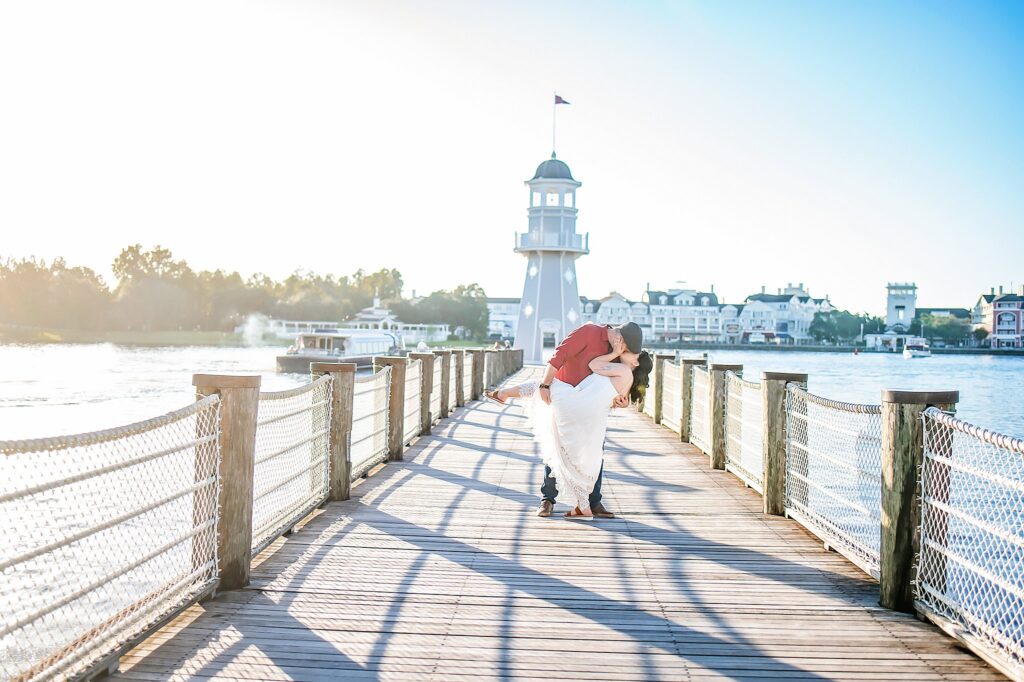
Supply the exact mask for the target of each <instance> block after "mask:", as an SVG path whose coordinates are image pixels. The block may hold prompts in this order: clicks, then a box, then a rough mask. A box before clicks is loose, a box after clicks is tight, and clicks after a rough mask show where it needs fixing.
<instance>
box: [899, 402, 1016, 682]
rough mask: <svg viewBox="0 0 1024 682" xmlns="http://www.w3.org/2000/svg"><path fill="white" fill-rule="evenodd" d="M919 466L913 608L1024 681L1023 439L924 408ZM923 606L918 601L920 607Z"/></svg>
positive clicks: (1006, 671) (1009, 673)
mask: <svg viewBox="0 0 1024 682" xmlns="http://www.w3.org/2000/svg"><path fill="white" fill-rule="evenodd" d="M922 419H923V420H924V461H923V465H922V471H921V555H920V560H919V562H918V566H917V586H916V598H917V606H918V608H919V609H921V610H923V611H925V612H926V613H929V615H933V616H934V615H936V614H937V615H938V616H939V617H941V618H943V619H946V620H947V621H950V622H952V623H954V624H955V625H956V626H957V628H958V629H961V630H962V631H965V632H966V633H968V634H969V635H970V636H971V637H970V639H971V640H972V641H969V642H968V643H969V644H972V645H975V644H976V645H980V647H981V649H982V650H981V651H979V653H983V654H985V655H986V657H987V658H989V659H990V660H992V662H993V663H995V664H997V666H998V667H1000V668H1001V669H1002V670H1003V672H1005V673H1006V674H1007V675H1008V676H1010V677H1011V678H1013V679H1022V678H1024V440H1020V439H1017V438H1011V437H1009V436H1004V435H1001V434H998V433H993V432H991V431H988V430H985V429H982V428H979V427H977V426H974V425H972V424H969V423H967V422H964V421H961V420H959V419H956V418H954V417H952V416H950V415H948V414H945V413H944V412H942V411H941V410H939V409H937V408H934V407H930V408H928V409H927V410H925V412H924V414H923V415H922ZM922 607H923V608H922Z"/></svg>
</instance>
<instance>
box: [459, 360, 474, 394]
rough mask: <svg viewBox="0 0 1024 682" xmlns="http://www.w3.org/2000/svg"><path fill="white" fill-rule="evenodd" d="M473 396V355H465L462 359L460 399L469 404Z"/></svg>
mask: <svg viewBox="0 0 1024 682" xmlns="http://www.w3.org/2000/svg"><path fill="white" fill-rule="evenodd" d="M472 395H473V354H472V353H466V354H465V356H463V358H462V397H463V400H464V401H465V402H466V403H469V400H470V398H471V397H472Z"/></svg>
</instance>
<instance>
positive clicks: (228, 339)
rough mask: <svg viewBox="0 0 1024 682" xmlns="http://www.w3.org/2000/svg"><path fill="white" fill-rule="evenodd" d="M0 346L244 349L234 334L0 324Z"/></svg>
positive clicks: (240, 339)
mask: <svg viewBox="0 0 1024 682" xmlns="http://www.w3.org/2000/svg"><path fill="white" fill-rule="evenodd" d="M0 343H40V344H42V343H115V344H121V345H125V346H226V347H238V348H244V347H245V346H246V344H245V342H244V339H243V338H242V336H241V335H240V334H235V333H234V332H215V331H84V330H78V329H46V328H40V327H19V326H14V325H0Z"/></svg>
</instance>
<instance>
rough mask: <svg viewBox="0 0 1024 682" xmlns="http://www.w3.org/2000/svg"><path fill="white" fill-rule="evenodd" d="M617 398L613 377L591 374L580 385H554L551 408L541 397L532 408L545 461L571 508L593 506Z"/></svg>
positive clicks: (555, 381) (534, 430) (552, 384)
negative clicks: (593, 495)
mask: <svg viewBox="0 0 1024 682" xmlns="http://www.w3.org/2000/svg"><path fill="white" fill-rule="evenodd" d="M616 395H618V391H616V390H615V386H614V385H613V384H612V380H611V378H610V377H605V376H601V375H600V374H591V375H589V376H587V378H585V379H584V380H583V381H581V382H580V383H579V385H577V386H570V385H569V384H567V383H565V382H563V381H559V380H557V379H555V380H554V381H553V382H551V404H550V405H548V404H547V403H545V402H544V401H543V400H541V399H540V394H539V393H536V392H535V393H534V395H533V399H532V400H530V401H529V403H528V405H529V409H530V412H531V415H530V417H531V421H532V422H533V437H534V440H536V441H537V444H538V445H539V446H540V455H541V458H542V459H543V460H544V463H545V464H547V465H548V466H549V467H551V475H552V476H553V477H554V478H555V480H556V481H557V482H558V487H559V488H560V489H561V491H562V492H564V493H565V494H567V495H568V497H569V501H570V503H571V504H573V505H574V506H578V507H579V508H580V509H587V508H588V507H589V506H590V504H589V501H588V500H589V497H590V491H591V490H593V488H594V483H595V481H597V476H598V474H600V473H601V462H602V460H603V459H604V437H605V430H606V429H607V427H608V413H609V412H610V411H611V407H612V400H614V398H615V396H616Z"/></svg>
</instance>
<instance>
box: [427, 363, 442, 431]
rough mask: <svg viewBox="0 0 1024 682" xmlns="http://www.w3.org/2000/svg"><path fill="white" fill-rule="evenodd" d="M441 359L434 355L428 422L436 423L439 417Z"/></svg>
mask: <svg viewBox="0 0 1024 682" xmlns="http://www.w3.org/2000/svg"><path fill="white" fill-rule="evenodd" d="M442 362H443V359H442V358H440V357H438V356H434V376H433V382H432V383H431V386H430V423H431V424H436V423H437V422H438V421H440V419H441V364H442Z"/></svg>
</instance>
